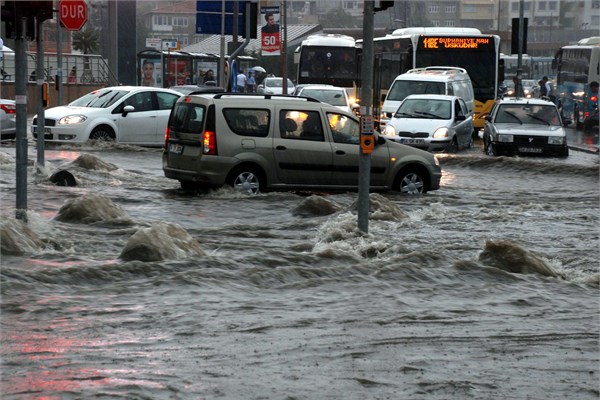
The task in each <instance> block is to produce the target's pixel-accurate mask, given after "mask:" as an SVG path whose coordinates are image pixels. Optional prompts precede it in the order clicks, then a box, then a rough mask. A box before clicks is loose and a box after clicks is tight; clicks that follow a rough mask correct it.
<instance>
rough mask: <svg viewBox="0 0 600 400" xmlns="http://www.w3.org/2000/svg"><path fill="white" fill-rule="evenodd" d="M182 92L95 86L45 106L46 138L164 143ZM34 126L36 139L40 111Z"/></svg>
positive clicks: (52, 141)
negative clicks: (66, 101)
mask: <svg viewBox="0 0 600 400" xmlns="http://www.w3.org/2000/svg"><path fill="white" fill-rule="evenodd" d="M181 95H182V94H181V93H179V92H177V91H174V90H169V89H161V88H154V87H148V86H113V87H107V88H103V89H98V90H94V91H93V92H91V93H88V94H86V95H84V96H82V97H80V98H78V99H77V100H75V101H73V102H71V103H70V104H69V105H67V106H60V107H53V108H50V109H48V110H46V111H45V113H44V114H45V118H46V123H45V126H44V140H45V141H46V142H50V143H82V142H86V141H88V140H105V141H115V142H117V143H124V144H135V145H140V146H162V145H163V144H164V138H165V129H166V128H167V121H168V120H169V114H170V113H171V108H172V106H173V104H174V103H175V101H177V99H179V97H180V96H181ZM31 129H32V134H33V137H34V138H35V139H37V138H38V134H37V132H38V126H37V115H35V116H34V117H33V125H32V127H31Z"/></svg>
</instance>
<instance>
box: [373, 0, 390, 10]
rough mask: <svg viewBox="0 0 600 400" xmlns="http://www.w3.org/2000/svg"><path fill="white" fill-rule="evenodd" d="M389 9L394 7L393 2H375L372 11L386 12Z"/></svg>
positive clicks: (380, 0)
mask: <svg viewBox="0 0 600 400" xmlns="http://www.w3.org/2000/svg"><path fill="white" fill-rule="evenodd" d="M390 7H394V2H393V1H384V0H375V6H374V8H373V9H374V10H375V11H383V10H387V9H388V8H390Z"/></svg>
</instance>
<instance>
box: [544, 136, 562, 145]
mask: <svg viewBox="0 0 600 400" xmlns="http://www.w3.org/2000/svg"><path fill="white" fill-rule="evenodd" d="M565 139H566V137H565V136H548V144H564V143H565Z"/></svg>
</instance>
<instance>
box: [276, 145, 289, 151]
mask: <svg viewBox="0 0 600 400" xmlns="http://www.w3.org/2000/svg"><path fill="white" fill-rule="evenodd" d="M275 149H277V150H287V147H285V146H282V145H279V146H277V147H275Z"/></svg>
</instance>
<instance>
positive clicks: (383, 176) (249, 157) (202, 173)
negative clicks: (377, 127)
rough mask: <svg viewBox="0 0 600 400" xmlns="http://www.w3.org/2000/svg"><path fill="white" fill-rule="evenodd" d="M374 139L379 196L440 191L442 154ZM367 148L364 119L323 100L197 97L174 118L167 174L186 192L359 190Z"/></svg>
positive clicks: (374, 185) (179, 105)
mask: <svg viewBox="0 0 600 400" xmlns="http://www.w3.org/2000/svg"><path fill="white" fill-rule="evenodd" d="M374 139H375V142H376V145H375V147H374V149H373V152H372V153H371V179H370V182H371V190H373V191H386V190H395V191H399V192H401V193H408V194H417V193H425V192H427V191H429V190H436V189H438V188H439V186H440V179H441V175H442V173H441V169H440V167H439V162H438V160H437V159H436V158H435V156H434V155H432V154H430V153H428V152H426V151H422V150H419V149H415V148H412V147H409V146H405V145H402V144H399V143H395V142H394V141H391V140H387V139H385V138H384V137H382V136H377V135H375V137H374ZM360 148H361V146H360V133H359V121H358V119H357V118H356V116H355V115H353V114H352V113H350V112H346V111H343V110H340V109H339V108H337V107H334V106H331V105H329V104H326V103H322V102H320V101H318V100H315V99H309V98H301V97H294V96H285V95H259V94H242V93H239V94H234V93H223V94H216V95H210V94H202V95H189V96H182V97H181V98H180V99H179V100H178V101H177V102H176V103H175V105H174V106H173V109H172V111H171V116H170V118H169V122H168V125H167V131H166V138H165V147H164V151H163V171H164V174H165V176H166V177H167V178H171V179H176V180H178V181H179V182H180V184H181V187H182V188H183V189H207V188H217V187H221V186H224V185H230V186H232V187H234V188H236V189H239V190H241V191H244V192H248V193H258V192H264V191H270V190H309V191H310V190H314V191H328V192H339V191H349V190H356V189H357V188H358V172H359V171H358V165H359V158H360V154H361V150H360Z"/></svg>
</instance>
